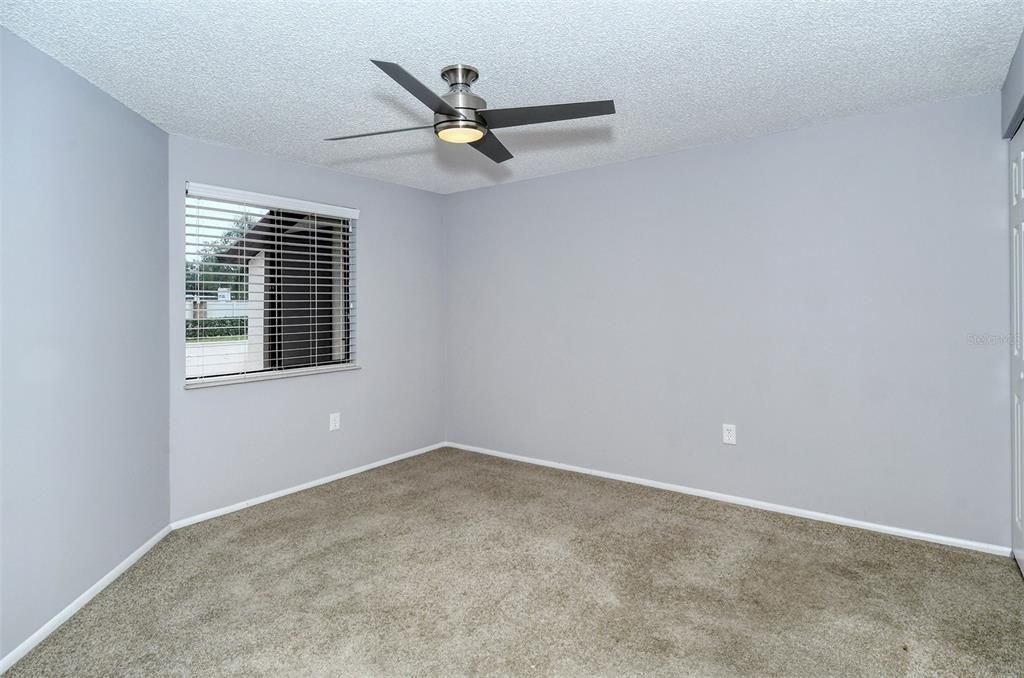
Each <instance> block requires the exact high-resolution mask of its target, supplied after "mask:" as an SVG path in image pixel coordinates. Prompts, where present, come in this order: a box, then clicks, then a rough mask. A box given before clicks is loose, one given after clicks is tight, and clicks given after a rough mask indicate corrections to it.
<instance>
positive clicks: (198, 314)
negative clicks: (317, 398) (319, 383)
mask: <svg viewBox="0 0 1024 678" xmlns="http://www.w3.org/2000/svg"><path fill="white" fill-rule="evenodd" d="M207 188H208V190H206V191H201V190H197V189H196V188H195V185H194V184H193V185H190V186H189V190H188V192H187V194H186V197H185V261H184V266H185V379H186V385H189V384H192V385H198V384H201V383H222V382H224V381H231V382H234V381H240V380H250V379H264V378H268V377H276V376H284V374H285V373H288V374H295V373H297V372H295V371H297V370H301V371H305V372H310V371H314V372H315V371H325V370H334V369H340V368H345V367H353V366H354V365H355V310H356V305H355V257H354V255H355V220H354V218H350V217H346V216H343V215H345V214H347V213H353V214H358V213H357V212H356V211H355V210H350V209H348V208H333V207H331V206H327V205H316V204H312V203H302V202H300V201H295V200H290V199H285V198H279V199H275V198H273V197H270V196H259V195H256V194H245V193H242V192H239V191H231V190H230V189H217V188H216V187H207ZM211 194H212V195H211ZM232 198H236V199H232ZM242 198H248V199H247V200H244V201H243V200H242ZM311 207H312V208H317V210H316V211H314V210H312V209H310V208H311ZM300 208H305V209H300ZM325 212H333V213H325Z"/></svg>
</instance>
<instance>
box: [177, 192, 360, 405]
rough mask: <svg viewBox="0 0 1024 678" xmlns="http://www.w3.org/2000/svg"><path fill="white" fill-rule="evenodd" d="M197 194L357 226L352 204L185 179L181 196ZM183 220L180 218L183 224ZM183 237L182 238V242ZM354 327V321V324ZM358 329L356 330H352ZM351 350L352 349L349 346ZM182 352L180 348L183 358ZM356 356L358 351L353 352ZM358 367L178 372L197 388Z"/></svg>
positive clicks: (355, 291)
mask: <svg viewBox="0 0 1024 678" xmlns="http://www.w3.org/2000/svg"><path fill="white" fill-rule="evenodd" d="M189 196H192V197H199V198H208V199H211V200H226V201H228V202H236V203H242V204H246V205H259V206H261V207H269V208H273V209H281V210H289V211H295V212H305V213H310V214H318V215H323V216H330V217H337V218H340V219H347V220H349V221H350V222H351V226H352V228H353V229H355V228H356V227H357V223H356V222H357V221H358V219H359V210H358V209H355V208H353V207H342V206H339V205H328V204H326V203H319V202H312V201H309V200H301V199H299V198H288V197H284V196H278V195H271V194H268V193H256V192H253V191H243V190H240V189H236V188H227V187H224V186H214V185H211V184H201V183H196V182H194V181H186V182H185V195H184V196H183V197H184V198H186V199H187V198H188V197H189ZM186 222H187V216H186V219H185V220H183V222H182V223H183V225H184V224H185V223H186ZM184 241H185V239H183V240H182V242H184ZM358 242H359V241H358V238H357V239H356V240H355V244H353V245H352V247H353V252H354V254H355V259H356V260H357V259H358V253H357V252H356V248H357V247H358ZM357 274H358V266H357V267H356V272H355V273H352V274H351V275H352V276H353V280H352V288H353V294H354V295H355V294H358V289H359V286H358V284H356V280H355V276H356V275H357ZM358 311H359V306H358V304H357V305H356V306H355V313H357V314H358ZM356 327H357V328H358V324H357V325H356ZM356 331H358V329H357V330H356ZM351 341H352V344H353V347H354V345H355V341H356V340H355V337H353V338H352V340H351ZM353 350H354V348H353ZM184 355H185V351H184V350H183V351H182V356H183V357H184ZM356 356H357V359H358V353H356ZM360 368H361V366H360V365H359V364H358V363H357V362H353V363H346V364H343V365H314V366H311V367H291V368H283V369H279V370H267V371H265V372H250V373H247V374H246V373H243V374H229V375H220V376H210V377H200V378H193V379H188V378H186V377H185V375H184V374H183V375H182V379H183V381H184V387H185V389H187V390H191V389H197V388H209V387H211V386H225V385H228V384H244V383H250V382H258V381H268V380H272V379H285V378H289V377H302V376H307V375H310V374H325V373H329V372H348V371H351V370H358V369H360Z"/></svg>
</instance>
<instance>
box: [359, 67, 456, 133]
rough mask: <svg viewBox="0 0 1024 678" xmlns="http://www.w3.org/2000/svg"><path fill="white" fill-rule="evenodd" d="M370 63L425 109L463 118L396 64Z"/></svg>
mask: <svg viewBox="0 0 1024 678" xmlns="http://www.w3.org/2000/svg"><path fill="white" fill-rule="evenodd" d="M370 61H371V62H373V65H374V66H376V67H377V68H379V69H380V70H382V71H384V72H385V73H387V74H388V75H389V76H391V79H392V80H394V81H395V82H397V83H398V84H399V85H401V86H402V87H404V88H405V90H406V91H407V92H409V94H411V95H413V96H414V97H416V98H417V99H419V100H420V101H422V102H423V103H424V104H426V106H427V108H429V109H430V110H432V111H433V112H434V113H441V114H442V115H451V116H454V117H456V118H461V117H463V116H462V114H461V113H459V112H458V111H456V110H455V109H454V108H452V107H451V106H449V105H448V104H447V103H445V101H444V99H442V98H441V97H439V96H438V95H437V94H435V93H434V92H433V90H431V89H430V88H429V87H427V86H426V85H424V84H423V83H422V82H420V81H419V80H417V79H416V78H414V77H413V76H412V75H411V74H410V73H409V72H408V71H407V70H405V69H404V68H402V67H401V66H399V65H398V64H393V63H391V62H390V61H374V60H373V59H370Z"/></svg>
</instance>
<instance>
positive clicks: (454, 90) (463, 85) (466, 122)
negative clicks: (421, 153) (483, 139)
mask: <svg viewBox="0 0 1024 678" xmlns="http://www.w3.org/2000/svg"><path fill="white" fill-rule="evenodd" d="M479 77H480V73H479V71H477V70H476V69H475V68H474V67H472V66H467V65H465V64H455V65H453V66H446V67H445V68H443V69H441V78H442V79H443V80H444V81H445V82H447V83H448V92H447V93H446V94H442V95H441V99H443V100H444V102H445V103H447V104H448V105H449V106H451V107H452V108H454V109H455V110H456V111H458V112H459V113H461V114H462V116H463V117H462V118H456V117H452V116H450V115H444V114H442V113H435V114H434V133H435V134H436V133H439V132H442V131H444V130H446V129H453V128H469V129H476V130H480V131H481V132H482V133H484V134H486V133H487V126H486V124H485V123H484V121H483V119H481V118H480V116H479V115H477V111H478V110H482V109H484V108H486V107H487V102H486V101H484V100H483V99H482V98H481V97H478V96H477V95H476V94H473V92H472V90H470V85H472V84H473V83H474V82H476V80H477V78H479Z"/></svg>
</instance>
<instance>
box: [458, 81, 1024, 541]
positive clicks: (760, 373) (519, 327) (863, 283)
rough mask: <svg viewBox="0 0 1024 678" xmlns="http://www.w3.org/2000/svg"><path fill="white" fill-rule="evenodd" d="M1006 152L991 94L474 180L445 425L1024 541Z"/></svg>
mask: <svg viewBox="0 0 1024 678" xmlns="http://www.w3.org/2000/svg"><path fill="white" fill-rule="evenodd" d="M1006 154H1007V151H1006V144H1005V142H1004V141H1002V140H1001V139H1000V102H999V97H998V96H997V95H991V96H983V97H977V98H970V99H963V100H956V101H949V102H945V103H938V104H931V105H926V106H919V107H916V108H911V109H906V110H900V111H895V112H890V113H886V114H882V115H874V116H867V117H858V118H852V119H847V120H843V121H839V122H835V123H833V124H827V125H822V126H819V127H814V128H809V129H802V130H798V131H793V132H787V133H783V134H777V135H773V136H768V137H762V138H758V139H752V140H749V141H745V142H741V143H733V144H728V145H720V146H708V147H703V148H698V149H693V150H689V151H685V152H680V153H674V154H671V155H666V156H661V157H657V158H650V159H644V160H637V161H633V162H628V163H622V164H619V165H613V166H607V167H603V168H598V169H592V170H585V171H580V172H574V173H571V174H565V175H560V176H554V177H547V178H544V179H539V180H532V181H526V182H522V183H517V184H510V185H506V186H501V187H496V188H489V189H482V190H477V191H472V192H468V193H462V194H458V195H455V196H452V197H450V198H449V200H448V201H447V202H446V204H445V215H444V218H445V221H446V237H447V245H446V249H447V254H446V257H447V261H448V272H449V275H448V277H447V298H446V305H447V313H446V315H447V333H448V350H449V355H450V356H451V357H452V358H451V360H450V363H449V366H448V370H447V384H446V411H447V423H446V426H447V432H446V433H447V439H448V440H451V441H455V442H460V443H464V444H472V445H479V446H483V447H488V448H492V449H496V450H500V451H504V452H509V453H515V454H522V455H527V456H533V457H538V458H542V459H547V460H552V461H558V462H563V463H568V464H576V465H580V466H584V467H589V468H592V469H599V470H604V471H610V472H618V473H624V474H630V475H634V476H639V477H643V478H649V479H655V480H659V481H664V482H670V483H678V484H682V485H687V486H691V487H695V488H701V489H705V490H713V491H718V492H725V493H729V494H734V495H740V496H743V497H748V498H754V499H760V500H765V501H769V502H776V503H780V504H784V505H788V506H791V507H797V508H803V509H810V510H816V511H822V512H827V513H832V514H838V515H840V516H845V517H849V518H854V519H860V520H866V521H872V522H877V523H883V524H886V525H890V526H896V527H902V528H910V529H916V530H923V531H926V532H932V533H938V534H941V535H947V536H951V537H958V538H964V539H970V540H977V541H981V542H988V543H992V544H999V545H1008V544H1009V522H1008V518H1007V516H1008V515H1009V477H1008V475H1009V474H1008V465H1007V458H1008V454H1009V451H1008V450H1009V425H1008V422H1009V414H1008V413H1009V405H1008V393H1009V382H1008V372H1009V365H1008V349H1007V345H1006V343H1005V341H1004V337H1005V335H1006V333H1007V331H1008V319H1007V314H1008V311H1007V309H1008V301H1007V291H1006V290H1007V286H1008V283H1007V263H1006V262H1007V255H1006V237H1007V236H1006V229H1007V208H1006V201H1007V199H1008V197H1007V192H1006V191H1007V189H1006V186H1007V179H1006V176H1005V166H1006V159H1007V155H1006ZM969 335H992V336H991V337H988V338H987V339H986V341H988V342H990V343H988V344H987V345H973V344H972V343H971V341H970V339H969ZM722 423H733V424H736V425H737V426H738V438H739V445H737V446H736V447H726V446H723V445H722V444H721V424H722Z"/></svg>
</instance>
